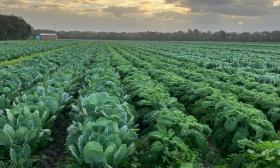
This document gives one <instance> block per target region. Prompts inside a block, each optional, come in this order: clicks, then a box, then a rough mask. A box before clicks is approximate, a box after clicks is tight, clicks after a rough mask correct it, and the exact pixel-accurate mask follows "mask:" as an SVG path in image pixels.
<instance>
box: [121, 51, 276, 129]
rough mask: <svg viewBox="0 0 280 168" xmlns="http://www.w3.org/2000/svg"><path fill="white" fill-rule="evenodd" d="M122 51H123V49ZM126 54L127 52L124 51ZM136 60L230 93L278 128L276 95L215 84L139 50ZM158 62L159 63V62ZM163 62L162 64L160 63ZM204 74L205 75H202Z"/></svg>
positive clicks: (228, 84)
mask: <svg viewBox="0 0 280 168" xmlns="http://www.w3.org/2000/svg"><path fill="white" fill-rule="evenodd" d="M123 50H124V49H123ZM126 51H127V52H128V50H126ZM131 53H133V54H134V55H137V58H139V59H141V60H142V61H144V62H146V63H151V64H153V65H154V66H155V67H156V68H162V67H164V68H162V69H164V70H167V71H169V72H173V73H175V74H177V75H179V76H182V77H184V78H185V79H187V80H190V81H194V82H203V83H204V84H208V85H209V86H210V87H212V88H216V89H218V90H220V91H221V92H223V93H226V92H231V93H233V94H234V96H236V97H237V98H238V101H241V102H244V103H247V104H250V105H253V106H254V107H255V108H257V109H260V110H262V111H263V112H264V114H266V116H267V117H268V119H269V121H271V122H272V123H273V125H274V126H275V127H279V123H280V97H279V96H278V95H277V94H276V93H272V94H266V93H264V92H256V91H254V90H247V89H245V88H244V87H239V86H237V85H233V84H230V83H223V82H217V80H215V79H214V78H213V77H212V76H211V77H208V76H207V75H208V73H202V74H200V73H196V72H195V71H194V72H193V71H192V70H191V69H190V70H189V69H188V68H189V67H187V66H186V67H178V66H176V65H172V64H169V63H163V62H165V61H164V60H163V59H160V58H159V57H157V56H156V55H152V54H149V53H145V52H142V51H139V50H134V51H131ZM159 60H160V61H159ZM162 61H163V62H162ZM204 74H205V75H204Z"/></svg>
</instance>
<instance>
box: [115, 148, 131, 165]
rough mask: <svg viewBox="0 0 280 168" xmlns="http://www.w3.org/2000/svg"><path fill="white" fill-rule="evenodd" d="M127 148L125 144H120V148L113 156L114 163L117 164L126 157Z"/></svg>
mask: <svg viewBox="0 0 280 168" xmlns="http://www.w3.org/2000/svg"><path fill="white" fill-rule="evenodd" d="M127 152H128V151H127V146H126V145H125V144H122V145H121V146H120V148H119V149H118V150H117V152H116V153H115V154H114V163H115V164H119V163H121V162H122V160H123V159H125V157H126V155H127Z"/></svg>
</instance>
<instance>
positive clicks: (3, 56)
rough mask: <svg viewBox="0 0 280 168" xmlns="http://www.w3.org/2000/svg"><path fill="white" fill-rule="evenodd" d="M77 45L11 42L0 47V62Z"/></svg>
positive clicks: (68, 42) (63, 42)
mask: <svg viewBox="0 0 280 168" xmlns="http://www.w3.org/2000/svg"><path fill="white" fill-rule="evenodd" d="M73 44H77V42H76V41H70V40H69V41H61V40H60V41H34V40H32V41H31V40H30V41H19V42H17V41H13V42H6V43H4V44H1V45H0V62H1V61H7V60H11V59H16V58H18V57H21V56H23V55H28V54H32V53H35V52H44V51H47V50H50V49H56V48H62V47H66V46H70V45H73Z"/></svg>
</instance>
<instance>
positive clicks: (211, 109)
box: [115, 50, 278, 153]
mask: <svg viewBox="0 0 280 168" xmlns="http://www.w3.org/2000/svg"><path fill="white" fill-rule="evenodd" d="M119 52H121V53H122V54H121V56H123V57H125V58H126V59H128V60H130V61H131V62H132V63H133V64H134V65H135V66H136V67H138V68H139V69H143V70H145V71H147V72H148V73H149V74H150V75H151V76H152V77H153V78H154V79H156V80H158V81H159V82H161V83H163V84H164V85H165V86H167V87H168V88H169V89H170V93H172V95H173V96H175V97H177V98H178V100H179V102H182V103H183V104H184V105H185V107H186V108H187V110H188V111H189V112H191V113H192V114H193V115H194V116H195V117H197V118H198V119H199V120H200V121H202V122H203V123H207V124H208V125H209V126H210V128H212V130H213V134H212V138H213V140H214V141H215V143H216V144H219V147H220V149H222V151H223V152H225V153H232V152H237V151H239V144H238V141H239V140H242V139H249V140H252V141H255V142H256V141H258V140H273V139H276V138H277V137H278V136H277V135H276V132H275V130H274V128H273V125H272V124H271V123H270V122H269V121H268V120H267V118H266V116H264V115H263V114H262V112H261V111H259V110H257V109H255V108H253V107H252V106H250V105H247V104H243V103H240V102H238V100H237V98H236V97H235V96H234V95H232V94H229V93H222V92H221V91H219V90H217V89H215V88H212V87H210V86H209V85H206V84H204V83H203V82H193V81H189V80H187V79H184V78H182V77H180V76H178V75H176V74H175V73H172V72H168V71H166V70H164V67H162V69H157V67H155V66H153V65H152V64H150V63H147V62H144V61H141V60H140V59H139V58H137V57H136V56H137V55H132V54H130V53H127V52H124V51H123V50H122V51H119ZM115 53H116V52H115Z"/></svg>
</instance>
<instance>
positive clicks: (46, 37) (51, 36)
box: [36, 33, 57, 40]
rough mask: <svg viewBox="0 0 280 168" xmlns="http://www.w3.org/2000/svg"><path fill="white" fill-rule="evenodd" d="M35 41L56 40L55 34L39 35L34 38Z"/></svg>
mask: <svg viewBox="0 0 280 168" xmlns="http://www.w3.org/2000/svg"><path fill="white" fill-rule="evenodd" d="M36 39H37V40H57V34H56V33H40V35H39V36H36Z"/></svg>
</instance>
